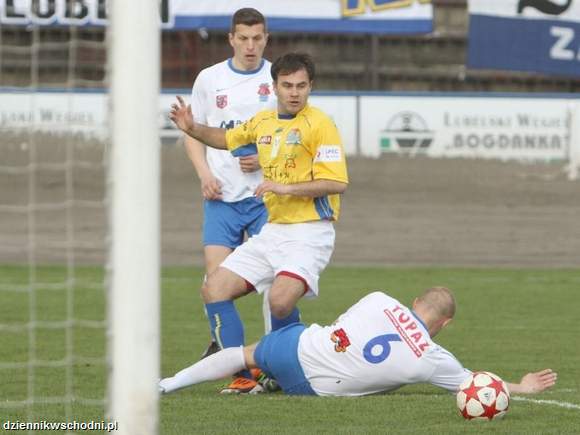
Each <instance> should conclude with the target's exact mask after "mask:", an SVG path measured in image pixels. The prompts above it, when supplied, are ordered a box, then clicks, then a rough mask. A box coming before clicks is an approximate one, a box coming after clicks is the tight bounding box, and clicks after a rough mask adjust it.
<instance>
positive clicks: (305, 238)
mask: <svg viewBox="0 0 580 435" xmlns="http://www.w3.org/2000/svg"><path fill="white" fill-rule="evenodd" d="M333 249H334V226H333V224H332V222H329V221H317V222H304V223H299V224H272V223H267V224H266V225H264V226H263V227H262V230H261V231H260V233H259V234H257V235H255V236H253V237H251V238H250V239H248V241H247V242H245V243H243V244H242V245H241V246H238V247H237V248H236V249H235V250H234V252H232V253H231V254H230V255H229V256H228V257H227V258H226V259H225V260H224V262H223V263H222V264H221V265H220V266H221V267H225V268H226V269H228V270H231V271H232V272H234V273H235V274H236V275H239V276H241V277H242V278H244V279H245V280H246V281H248V282H249V283H250V284H252V285H253V286H254V288H255V289H256V291H257V292H258V293H260V294H261V293H264V292H265V291H266V290H268V289H269V288H270V287H271V286H272V283H273V282H274V278H275V277H276V276H277V275H278V274H279V273H280V272H286V273H289V274H293V275H297V276H299V277H300V278H302V279H303V280H304V281H306V284H307V285H308V290H307V292H306V293H305V297H315V296H317V295H318V278H319V276H320V273H321V272H322V271H323V270H324V268H325V267H326V265H327V264H328V262H329V261H330V256H331V255H332V250H333Z"/></svg>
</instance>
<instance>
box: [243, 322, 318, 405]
mask: <svg viewBox="0 0 580 435" xmlns="http://www.w3.org/2000/svg"><path fill="white" fill-rule="evenodd" d="M305 329H306V326H304V325H303V324H302V323H292V324H290V325H288V326H285V327H284V328H281V329H278V330H276V331H272V332H271V333H269V334H268V335H266V336H264V337H263V338H262V339H261V340H260V342H259V343H258V346H257V347H256V350H255V351H254V359H255V360H256V364H257V365H258V367H260V368H261V369H262V371H263V372H264V373H266V375H268V376H269V377H272V378H274V379H276V381H278V383H279V384H280V387H282V390H283V391H284V392H285V393H286V394H292V395H303V396H316V393H315V392H314V390H313V389H312V387H311V386H310V382H308V379H306V376H305V375H304V370H302V366H301V365H300V361H299V360H298V340H299V338H300V335H301V334H302V331H304V330H305Z"/></svg>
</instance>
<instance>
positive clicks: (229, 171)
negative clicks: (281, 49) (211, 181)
mask: <svg viewBox="0 0 580 435" xmlns="http://www.w3.org/2000/svg"><path fill="white" fill-rule="evenodd" d="M270 67H271V63H270V62H268V61H267V60H262V62H261V63H260V65H259V66H258V68H257V69H255V70H252V71H241V70H238V69H236V68H235V67H234V65H233V62H232V59H228V60H225V61H223V62H220V63H217V64H215V65H213V66H211V67H209V68H206V69H204V70H202V71H201V72H200V73H199V75H198V76H197V78H196V79H195V82H194V84H193V88H192V92H191V109H192V113H193V116H194V119H195V120H196V121H197V122H199V123H201V124H205V125H208V126H210V127H219V128H226V129H230V128H233V127H235V126H237V125H239V124H242V123H243V122H244V121H246V120H248V119H250V118H251V117H252V116H254V115H255V114H256V113H258V112H259V111H260V110H263V109H274V108H276V96H275V94H274V91H273V85H272V76H271V75H270ZM206 159H207V163H208V165H209V168H210V170H211V172H212V174H213V175H214V176H215V177H216V178H217V179H218V180H219V181H220V183H221V186H222V196H223V201H224V202H236V201H241V200H243V199H245V198H249V197H251V196H253V194H254V191H255V189H256V187H257V186H258V184H260V183H261V181H262V171H256V172H252V173H244V172H242V170H241V169H240V165H239V161H238V159H237V158H235V157H233V156H232V154H231V153H230V152H229V151H226V150H217V149H213V148H207V154H206Z"/></svg>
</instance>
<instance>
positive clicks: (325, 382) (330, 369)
mask: <svg viewBox="0 0 580 435" xmlns="http://www.w3.org/2000/svg"><path fill="white" fill-rule="evenodd" d="M289 328H290V327H289ZM285 331H286V330H280V331H276V333H277V335H273V334H270V335H267V336H266V337H264V338H263V339H262V341H261V342H260V344H259V345H258V348H257V349H256V352H255V357H256V362H257V363H258V366H259V367H261V368H263V369H265V371H267V372H269V373H271V374H272V375H273V376H274V377H275V378H277V379H279V381H280V385H281V386H282V388H283V389H284V390H285V391H286V389H287V388H288V389H290V390H291V391H292V389H294V391H296V388H297V386H298V387H299V388H298V390H299V391H300V392H299V393H298V394H316V395H319V396H362V395H367V394H374V393H379V392H385V391H391V390H395V389H397V388H399V387H402V386H403V385H407V384H415V383H419V382H427V383H431V384H433V385H436V386H438V387H442V388H444V389H446V390H449V391H452V392H455V391H457V389H458V386H459V385H460V384H461V382H463V381H464V380H465V379H466V378H467V377H468V376H469V374H470V373H471V372H470V371H469V370H467V369H465V368H463V366H462V365H461V363H459V361H457V359H455V357H454V356H453V355H452V354H451V353H450V352H448V351H447V350H445V349H444V348H442V347H441V346H439V345H437V344H436V343H434V342H433V341H432V340H431V337H430V336H429V333H428V331H427V328H426V327H425V325H424V324H423V323H422V321H421V320H420V319H419V318H418V317H417V316H415V315H414V313H413V312H412V311H411V310H409V309H408V308H407V307H405V306H404V305H402V304H401V303H400V302H399V301H397V300H396V299H394V298H392V297H390V296H388V295H386V294H385V293H382V292H374V293H371V294H369V295H367V296H365V297H364V298H362V299H361V300H360V301H359V302H358V303H356V304H355V305H353V306H352V307H351V308H350V309H349V310H348V311H347V312H346V313H344V314H343V315H341V316H340V317H339V318H338V320H337V321H336V322H335V323H334V324H333V325H331V326H325V327H322V326H319V325H316V324H314V325H311V326H310V327H308V328H306V329H303V330H301V331H300V332H301V333H300V336H299V338H298V339H296V338H295V337H294V336H295V335H296V329H293V328H290V329H289V332H288V333H286V332H285ZM292 331H294V333H292ZM286 334H290V335H289V338H288V339H285V337H284V336H285V335H286ZM285 341H286V345H287V346H286V347H289V348H291V349H289V350H286V351H285V352H286V353H289V354H290V355H292V358H290V357H287V358H285V361H287V362H284V361H280V360H279V358H277V357H275V356H273V355H271V354H270V353H269V352H268V350H269V349H283V348H284V346H283V344H284V342H285ZM279 352H280V351H279ZM289 373H290V374H291V375H288V374H289ZM289 377H290V378H291V379H290V380H288V378H289ZM305 381H307V384H308V385H307V386H305V384H304V382H305ZM294 394H296V392H294Z"/></svg>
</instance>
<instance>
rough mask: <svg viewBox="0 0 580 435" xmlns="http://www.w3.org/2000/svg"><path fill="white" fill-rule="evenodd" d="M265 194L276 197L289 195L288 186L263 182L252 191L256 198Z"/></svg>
mask: <svg viewBox="0 0 580 435" xmlns="http://www.w3.org/2000/svg"><path fill="white" fill-rule="evenodd" d="M266 192H272V193H275V194H276V195H288V194H290V186H289V185H288V184H281V183H276V182H275V181H272V180H264V181H262V183H260V185H259V186H258V187H257V188H256V190H255V191H254V195H256V196H257V197H258V198H259V197H261V196H263V195H264V193H266Z"/></svg>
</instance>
